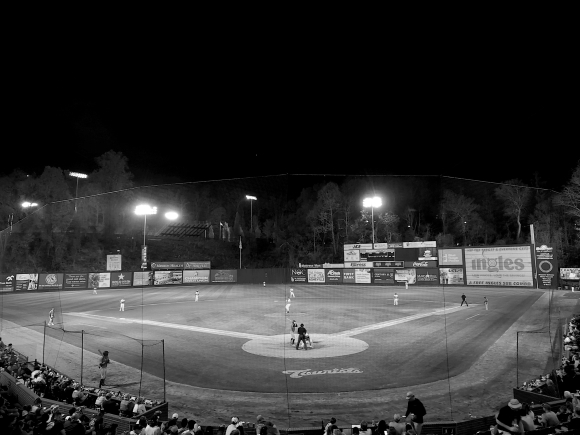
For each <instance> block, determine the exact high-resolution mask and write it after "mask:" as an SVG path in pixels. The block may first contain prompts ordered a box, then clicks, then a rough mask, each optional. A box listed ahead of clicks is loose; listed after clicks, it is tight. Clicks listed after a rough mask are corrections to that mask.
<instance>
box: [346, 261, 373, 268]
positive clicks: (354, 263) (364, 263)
mask: <svg viewBox="0 0 580 435" xmlns="http://www.w3.org/2000/svg"><path fill="white" fill-rule="evenodd" d="M344 267H351V268H353V269H356V268H370V267H373V262H372V261H350V262H346V263H344Z"/></svg>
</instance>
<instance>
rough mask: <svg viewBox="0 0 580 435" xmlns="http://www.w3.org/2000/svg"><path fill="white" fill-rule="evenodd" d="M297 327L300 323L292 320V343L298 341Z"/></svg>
mask: <svg viewBox="0 0 580 435" xmlns="http://www.w3.org/2000/svg"><path fill="white" fill-rule="evenodd" d="M296 328H298V323H296V320H292V325H291V326H290V343H292V344H294V342H295V341H296Z"/></svg>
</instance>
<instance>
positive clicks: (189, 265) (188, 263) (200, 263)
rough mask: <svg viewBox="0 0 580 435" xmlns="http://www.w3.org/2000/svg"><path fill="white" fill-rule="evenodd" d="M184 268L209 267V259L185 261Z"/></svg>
mask: <svg viewBox="0 0 580 435" xmlns="http://www.w3.org/2000/svg"><path fill="white" fill-rule="evenodd" d="M183 268H184V269H211V261H185V262H184V263H183Z"/></svg>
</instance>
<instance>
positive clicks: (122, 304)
mask: <svg viewBox="0 0 580 435" xmlns="http://www.w3.org/2000/svg"><path fill="white" fill-rule="evenodd" d="M119 311H125V299H121V305H120V306H119Z"/></svg>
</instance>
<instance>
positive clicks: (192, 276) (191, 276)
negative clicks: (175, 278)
mask: <svg viewBox="0 0 580 435" xmlns="http://www.w3.org/2000/svg"><path fill="white" fill-rule="evenodd" d="M209 282H210V281H209V270H184V271H183V283H184V284H196V283H209Z"/></svg>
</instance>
